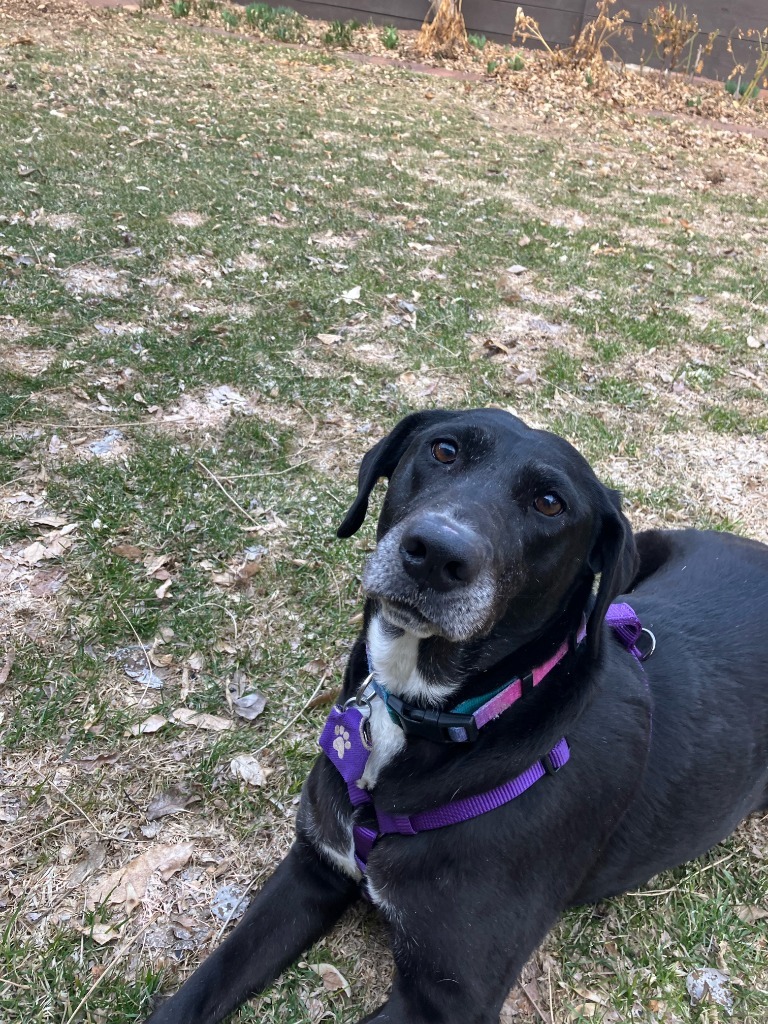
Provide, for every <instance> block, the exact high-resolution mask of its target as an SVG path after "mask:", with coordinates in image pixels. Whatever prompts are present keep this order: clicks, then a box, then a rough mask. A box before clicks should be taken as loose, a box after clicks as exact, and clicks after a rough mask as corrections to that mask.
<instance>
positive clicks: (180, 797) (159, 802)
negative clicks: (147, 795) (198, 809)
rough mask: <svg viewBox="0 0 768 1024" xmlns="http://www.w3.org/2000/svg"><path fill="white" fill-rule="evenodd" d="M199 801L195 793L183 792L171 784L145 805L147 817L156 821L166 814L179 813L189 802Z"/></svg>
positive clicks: (184, 809)
mask: <svg viewBox="0 0 768 1024" xmlns="http://www.w3.org/2000/svg"><path fill="white" fill-rule="evenodd" d="M199 802H200V797H199V796H197V795H196V794H195V793H185V792H184V790H182V789H181V788H180V787H179V786H171V788H170V789H168V790H166V791H165V792H164V793H158V794H157V795H156V796H153V797H152V799H151V800H150V801H149V806H148V807H147V819H148V820H149V821H156V820H157V819H158V818H164V817H165V816H166V815H168V814H179V813H180V812H181V811H186V809H187V808H188V807H189V806H190V805H191V804H196V803H199Z"/></svg>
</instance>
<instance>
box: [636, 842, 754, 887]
mask: <svg viewBox="0 0 768 1024" xmlns="http://www.w3.org/2000/svg"><path fill="white" fill-rule="evenodd" d="M738 852H739V850H734V851H733V853H727V854H726V855H725V856H724V857H720V859H719V860H715V861H712V863H711V864H704V865H703V867H700V868H696V870H695V871H694V872H693V873H692V874H690V875H689V876H688V878H687V879H684V880H683V882H682V884H683V885H685V884H686V882H688V881H689V880H690V879H691V878H695V877H696V876H697V875H703V874H704V872H705V871H711V870H712V869H713V868H716V867H719V865H720V864H724V863H725V862H726V861H727V860H732V859H733V858H734V857H735V856H736V854H737V853H738ZM672 892H680V885H673V886H672V888H671V889H647V890H645V891H644V892H643V891H638V892H628V893H625V896H668V895H669V894H670V893H672Z"/></svg>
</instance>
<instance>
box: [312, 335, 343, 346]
mask: <svg viewBox="0 0 768 1024" xmlns="http://www.w3.org/2000/svg"><path fill="white" fill-rule="evenodd" d="M317 340H318V341H320V342H322V343H323V345H338V343H339V342H340V341H341V335H340V334H318V336H317Z"/></svg>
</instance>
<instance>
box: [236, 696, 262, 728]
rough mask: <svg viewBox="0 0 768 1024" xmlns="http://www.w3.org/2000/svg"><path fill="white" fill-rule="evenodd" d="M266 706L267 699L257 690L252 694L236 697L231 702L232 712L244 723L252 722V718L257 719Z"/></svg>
mask: <svg viewBox="0 0 768 1024" xmlns="http://www.w3.org/2000/svg"><path fill="white" fill-rule="evenodd" d="M266 706H267V698H266V697H264V696H263V695H262V694H260V693H259V692H258V690H254V692H253V693H244V694H243V696H242V697H236V698H235V699H234V700H233V701H232V710H233V711H234V712H235V714H236V715H237V716H238V717H240V718H244V719H245V720H246V722H252V721H253V720H254V718H258V717H259V715H260V714H261V713H262V711H263V710H264V708H265V707H266Z"/></svg>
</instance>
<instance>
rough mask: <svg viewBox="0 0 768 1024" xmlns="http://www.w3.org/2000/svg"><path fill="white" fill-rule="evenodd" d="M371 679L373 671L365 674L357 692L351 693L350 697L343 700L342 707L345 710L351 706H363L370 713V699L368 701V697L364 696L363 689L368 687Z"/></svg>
mask: <svg viewBox="0 0 768 1024" xmlns="http://www.w3.org/2000/svg"><path fill="white" fill-rule="evenodd" d="M372 679H373V672H371V674H370V675H369V676H367V677H366V678H365V679H364V680H363V682H362V683H361V684H360V687H359V688H358V690H357V692H356V693H355V694H353V695H352V696H351V697H349V698H348V699H347V700H345V701H344V709H345V710H346V709H347V708H351V707H355V708H364V709H366V710H367V711H368V713H369V714H370V711H371V701H370V698H369V697H366V696H365V691H366V690H367V689H368V684H369V683H370V681H371V680H372Z"/></svg>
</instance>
